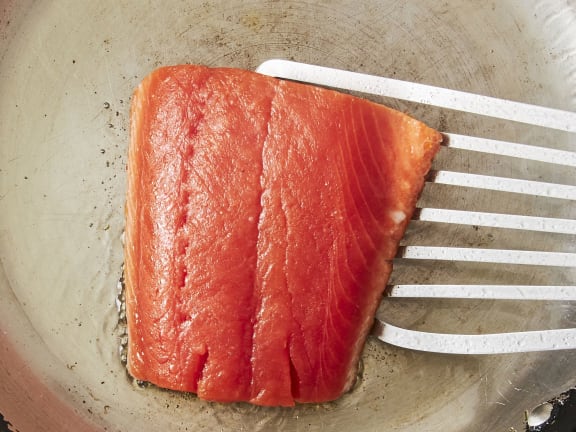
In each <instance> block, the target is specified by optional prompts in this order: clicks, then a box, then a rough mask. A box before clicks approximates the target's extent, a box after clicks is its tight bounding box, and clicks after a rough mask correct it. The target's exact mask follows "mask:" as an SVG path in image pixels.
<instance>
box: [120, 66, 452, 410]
mask: <svg viewBox="0 0 576 432" xmlns="http://www.w3.org/2000/svg"><path fill="white" fill-rule="evenodd" d="M440 141H441V135H440V134H439V133H438V132H436V131H435V130H433V129H431V128H429V127H427V126H425V125H424V124H422V123H420V122H418V121H416V120H414V119H412V118H410V117H408V116H407V115H405V114H402V113H400V112H397V111H394V110H391V109H389V108H386V107H384V106H381V105H378V104H375V103H372V102H369V101H366V100H363V99H360V98H356V97H352V96H349V95H345V94H342V93H338V92H335V91H331V90H326V89H321V88H317V87H312V86H307V85H303V84H297V83H291V82H286V81H281V80H277V79H274V78H270V77H266V76H262V75H259V74H257V73H254V72H250V71H245V70H238V69H227V68H218V69H211V68H207V67H203V66H193V65H183V66H171V67H164V68H161V69H158V70H156V71H154V72H152V73H151V74H150V75H149V76H147V77H146V78H145V79H144V80H143V82H142V83H141V84H140V86H139V87H138V88H137V89H136V91H135V93H134V97H133V102H132V110H131V140H130V146H129V155H128V192H127V200H126V232H125V283H126V311H127V322H128V337H129V342H128V369H129V372H130V374H131V375H132V376H134V377H135V378H136V379H139V380H143V381H148V382H151V383H153V384H156V385H158V386H160V387H163V388H168V389H173V390H179V391H186V392H194V393H197V394H198V396H199V397H201V398H203V399H207V400H212V401H221V402H231V401H247V402H250V403H253V404H257V405H280V406H292V405H294V404H295V403H296V402H299V403H305V402H324V401H330V400H334V399H336V398H338V397H339V396H341V395H342V394H343V393H344V392H346V391H347V390H348V389H349V388H350V387H351V385H352V384H353V382H354V379H355V376H356V373H357V365H358V360H359V356H360V354H361V351H362V348H363V345H364V342H365V340H366V337H367V334H368V332H369V329H370V327H371V325H372V322H373V319H374V314H375V311H376V308H377V306H378V303H379V301H380V298H381V295H382V292H383V290H384V288H385V286H386V283H387V281H388V278H389V276H390V272H391V270H392V259H393V258H394V256H395V254H396V252H397V248H398V244H399V242H400V239H401V238H402V236H403V234H404V231H405V229H406V226H407V224H408V221H409V220H410V218H411V215H412V213H413V211H414V208H415V205H416V200H417V198H418V196H419V194H420V192H421V190H422V188H423V185H424V176H425V174H426V173H427V172H428V170H429V169H430V166H431V161H432V158H433V157H434V155H435V153H436V152H437V150H438V146H439V143H440Z"/></svg>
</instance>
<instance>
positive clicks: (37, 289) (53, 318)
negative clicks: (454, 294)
mask: <svg viewBox="0 0 576 432" xmlns="http://www.w3.org/2000/svg"><path fill="white" fill-rule="evenodd" d="M268 58H294V59H296V60H300V61H305V62H309V63H315V64H322V65H325V66H331V67H338V68H343V69H348V70H356V71H362V72H366V73H371V74H377V75H384V76H386V75H387V76H392V77H397V78H400V79H404V80H409V81H415V82H422V83H426V84H432V85H437V86H442V87H450V88H454V89H458V90H464V91H470V92H474V93H481V94H486V95H490V96H496V97H501V98H507V99H514V100H519V101H522V102H528V103H535V104H540V105H547V106H551V107H556V108H561V109H567V110H572V111H574V109H575V108H576V2H575V1H574V0H567V1H564V2H557V1H554V0H538V1H535V0H534V1H533V0H529V1H528V0H527V1H523V2H520V1H512V0H506V1H501V2H494V3H489V2H488V3H487V2H484V3H481V2H473V1H465V0H452V1H449V2H444V1H442V2H441V1H407V0H404V1H392V0H374V1H372V0H366V1H362V2H357V1H305V0H304V1H284V2H280V1H273V0H270V1H240V0H229V1H213V2H202V1H200V0H189V1H177V0H174V1H162V2H160V1H150V2H140V1H133V0H125V1H101V2H84V1H72V0H70V1H68V0H59V1H47V0H46V1H42V0H39V1H35V2H33V1H28V0H20V1H13V0H4V1H0V263H1V266H0V349H1V355H0V413H2V414H3V415H4V416H5V418H6V419H7V420H8V421H10V422H11V423H12V424H13V425H14V427H15V428H17V429H18V430H20V431H23V432H27V431H35V430H45V431H66V430H70V431H80V430H86V431H92V430H94V431H103V430H107V431H129V430H142V431H147V430H150V431H155V430H171V431H186V430H188V431H202V430H207V431H208V430H210V431H212V430H250V431H252V430H279V429H281V430H287V431H322V430H351V429H352V428H353V429H354V430H362V431H373V430H374V431H376V430H398V431H412V430H428V431H462V430H466V431H485V430H503V431H504V430H514V429H515V430H522V429H523V428H524V426H523V422H524V414H523V413H524V411H525V410H526V409H530V408H532V407H533V406H536V405H537V404H539V403H541V402H543V401H544V400H546V399H549V398H551V397H553V396H556V395H558V394H559V393H561V392H562V391H564V390H566V389H567V388H569V387H571V386H574V385H576V377H575V376H574V373H573V371H574V369H575V367H576V352H570V351H568V352H551V353H533V354H521V355H507V356H499V357H490V356H488V357H475V356H470V357H451V356H444V355H434V354H424V353H418V352H411V351H405V350H402V349H399V348H394V347H390V346H385V345H382V344H379V343H376V342H374V341H372V340H369V341H368V343H367V345H366V349H365V354H364V357H363V371H364V375H363V379H362V380H361V382H360V384H359V385H358V386H357V388H356V389H354V391H353V392H352V393H350V394H348V395H346V396H345V397H343V398H342V399H341V400H339V401H337V402H335V403H331V404H325V405H318V406H299V407H297V408H295V409H266V408H258V407H251V406H248V405H244V404H232V405H220V404H212V403H206V402H202V401H199V400H197V399H196V398H195V397H192V396H189V395H181V394H177V393H172V392H166V391H161V390H157V389H153V388H140V387H138V386H137V385H136V384H135V383H133V382H132V381H131V380H130V379H129V378H128V377H127V375H126V372H125V370H124V368H123V366H122V364H121V363H120V360H119V353H118V347H119V344H120V341H119V335H120V333H121V330H120V329H118V328H117V322H118V313H117V309H116V304H115V301H116V296H117V288H116V282H117V280H118V278H119V276H120V272H121V270H120V267H121V263H122V248H121V242H120V236H121V233H122V228H123V200H124V192H125V162H126V148H127V138H128V132H127V127H128V108H129V102H130V96H131V92H132V89H133V88H134V87H135V86H136V84H137V83H138V82H139V81H140V79H142V78H143V76H144V75H146V74H147V73H148V72H149V71H151V70H152V69H153V68H155V67H157V66H160V65H166V64H175V63H184V62H191V63H202V64H207V65H211V66H235V67H243V68H250V69H252V68H254V67H255V66H257V65H258V64H259V63H261V62H262V61H263V60H265V59H268ZM384 102H388V103H390V104H392V105H393V106H395V107H396V108H400V109H405V110H407V111H409V112H411V114H413V115H415V116H417V117H418V118H420V119H422V120H424V121H426V122H428V123H429V124H430V125H432V126H435V127H439V128H441V129H443V130H449V131H452V132H463V133H467V134H476V135H483V136H488V137H490V138H496V139H503V140H510V141H524V142H528V143H534V144H536V143H538V144H539V145H544V146H548V147H550V148H560V149H568V150H572V151H574V150H575V148H576V147H575V146H576V143H575V142H574V141H570V138H569V136H568V135H565V134H562V133H558V134H553V135H550V134H544V133H542V132H541V131H539V130H538V129H533V128H526V127H521V126H514V125H512V126H504V125H502V124H501V123H499V122H497V121H485V122H484V121H482V122H481V121H478V120H476V119H472V118H469V117H466V116H458V115H455V114H454V113H451V112H446V111H441V110H433V109H426V108H422V107H418V106H413V105H410V104H405V103H400V102H398V101H384ZM457 159H458V160H456V162H457V163H461V164H462V166H467V167H471V169H473V168H474V166H478V165H481V166H482V167H483V168H486V167H488V168H489V170H493V171H494V173H495V174H496V173H497V174H499V175H500V174H506V173H505V172H504V173H503V172H502V171H506V170H513V171H515V173H518V172H520V173H521V174H524V175H525V176H527V177H533V178H535V179H537V178H538V177H539V176H541V175H544V174H546V175H548V176H551V177H552V178H554V179H555V181H556V182H558V183H568V184H574V174H575V173H574V172H573V171H570V170H565V171H560V172H556V171H551V169H550V168H549V167H546V166H544V165H542V164H541V165H538V166H535V165H534V166H533V165H520V166H514V165H513V166H506V167H505V168H503V167H502V165H500V164H499V161H498V160H494V159H471V158H469V157H467V156H466V155H461V156H458V158H457ZM440 198H442V197H440ZM444 198H445V199H473V197H472V198H471V197H466V196H458V194H456V195H451V196H446V197H444ZM498 204H499V205H505V206H506V207H507V208H510V209H512V210H514V209H515V210H517V211H518V212H523V213H532V212H534V213H541V214H543V215H547V214H549V215H551V216H557V217H568V218H574V217H575V215H576V205H575V204H574V203H572V202H562V203H560V202H559V203H557V204H553V205H550V204H548V203H547V204H546V205H544V204H543V203H542V202H541V201H539V200H538V199H528V200H520V201H512V202H505V203H498ZM486 205H487V206H489V205H490V203H486ZM450 234H451V235H452V236H453V238H459V237H461V234H462V233H460V232H453V233H450ZM411 235H413V236H422V237H425V236H426V235H427V233H422V232H419V231H418V230H417V229H415V230H414V231H412V232H411ZM493 238H494V237H493V236H491V232H490V231H488V230H482V229H479V230H478V231H477V232H476V233H475V234H474V235H473V237H471V242H472V243H473V245H475V246H482V245H483V244H484V245H485V244H486V243H490V242H491V241H493ZM507 241H509V242H512V243H515V244H518V245H520V246H522V245H526V244H534V243H538V245H539V246H540V248H541V249H545V250H546V249H550V250H553V249H555V248H561V249H564V250H568V251H574V250H575V249H576V243H575V242H574V239H569V240H568V241H566V240H565V239H564V240H562V244H559V243H560V240H559V238H557V237H554V236H551V235H544V234H543V235H536V234H534V235H533V236H529V237H522V238H510V239H507ZM467 270H469V269H467V268H465V267H462V266H458V265H454V264H446V265H443V266H440V267H418V268H415V269H414V268H410V269H408V268H405V267H403V266H398V267H397V268H396V271H395V278H402V277H403V276H404V277H406V275H414V276H415V277H416V276H417V277H418V278H420V279H421V280H422V279H425V278H426V277H428V276H429V275H434V276H435V277H442V278H444V279H445V280H446V283H448V282H450V281H454V282H456V283H458V282H460V283H465V282H466V281H467V278H469V277H474V278H476V279H483V280H486V281H489V280H490V279H491V278H492V277H495V273H498V276H499V277H501V276H502V275H503V274H504V276H506V277H507V278H509V279H510V281H511V282H515V283H538V282H539V281H540V282H542V281H546V284H549V283H557V284H562V282H563V280H574V274H573V273H571V274H566V273H564V274H563V273H560V274H558V273H555V274H553V275H551V274H548V273H546V272H542V271H539V270H538V269H535V268H527V269H525V270H523V271H521V272H519V273H518V272H517V273H512V272H510V273H507V271H506V269H501V270H496V269H493V268H488V267H485V268H476V269H474V271H473V272H472V274H471V273H470V272H468V271H467ZM567 271H568V270H567ZM551 278H553V279H554V281H550V279H551ZM574 309H575V308H574V305H573V304H569V303H556V302H555V303H547V302H537V303H530V304H529V305H527V304H524V303H522V304H519V303H517V302H512V301H505V302H498V303H495V302H490V301H481V300H478V301H468V302H458V301H452V302H450V303H447V301H446V300H431V301H428V302H426V303H423V302H421V301H410V300H405V301H402V302H394V303H389V304H387V305H386V306H385V307H383V308H382V310H381V311H380V313H381V314H386V316H387V317H388V318H389V320H392V321H394V322H395V323H397V324H401V325H411V326H413V327H414V326H415V327H423V326H431V327H434V328H435V329H436V330H439V331H441V330H442V329H453V328H454V326H460V328H462V329H463V330H468V331H474V329H478V328H482V329H483V330H485V331H504V330H505V331H513V330H529V329H536V328H538V329H541V328H548V327H574V326H575V325H576V311H575V310H574Z"/></svg>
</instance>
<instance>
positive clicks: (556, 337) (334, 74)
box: [257, 60, 576, 354]
mask: <svg viewBox="0 0 576 432" xmlns="http://www.w3.org/2000/svg"><path fill="white" fill-rule="evenodd" d="M257 71H258V72H260V73H262V74H266V75H270V76H275V77H278V78H284V79H290V80H294V81H301V82H305V83H311V84H317V85H322V86H327V87H333V88H340V89H346V90H351V91H357V92H363V93H370V94H375V95H379V96H385V97H391V98H395V99H402V100H406V101H410V102H417V103H421V104H427V105H433V106H437V107H441V108H448V109H452V110H458V111H463V112H467V113H472V114H479V115H483V116H488V117H493V118H499V119H504V120H511V121H515V122H521V123H526V124H531V125H536V126H541V127H546V128H551V129H556V130H560V131H564V132H569V133H576V113H573V112H567V111H561V110H557V109H551V108H546V107H540V106H535V105H528V104H524V103H519V102H513V101H508V100H502V99H496V98H492V97H487V96H481V95H476V94H471V93H465V92H461V91H455V90H449V89H445V88H438V87H432V86H429V85H422V84H417V83H411V82H406V81H399V80H396V79H390V78H384V77H378V76H373V75H366V74H362V73H356V72H349V71H343V70H338V69H331V68H327V67H322V66H314V65H309V64H304V63H297V62H293V61H287V60H268V61H266V62H264V63H262V64H261V65H260V66H259V67H258V68H257ZM444 137H445V142H444V145H445V146H447V147H450V148H456V149H463V150H471V151H476V152H482V153H491V154H496V155H502V156H507V157H513V158H522V159H526V160H531V161H538V162H545V163H551V164H557V165H561V166H564V167H571V168H576V152H571V151H562V150H554V149H547V148H543V147H536V146H531V145H525V144H518V143H511V142H505V141H495V140H489V139H484V138H478V137H472V136H465V135H456V134H451V133H446V132H444ZM429 181H431V182H434V183H440V184H447V185H452V186H457V187H467V188H479V189H487V190H494V191H500V192H512V193H517V194H524V195H533V196H539V197H545V198H555V199H560V200H571V201H576V186H575V185H565V184H554V183H544V182H539V181H529V180H522V179H512V178H507V177H506V178H504V177H493V176H486V175H478V174H468V173H461V172H452V171H435V172H432V173H431V175H430V177H429ZM414 219H417V220H420V221H428V222H438V223H449V224H462V225H474V226H484V227H494V228H504V229H514V230H526V231H539V232H548V233H556V234H563V235H572V236H573V235H576V220H573V219H561V218H549V217H537V216H524V215H513V214H502V213H485V212H475V211H463V210H451V209H440V208H422V209H418V210H417V211H416V213H415V216H414ZM398 258H402V259H416V260H452V261H469V262H483V263H506V264H516V265H537V266H552V267H558V268H562V267H564V268H570V267H576V253H572V252H543V251H531V250H530V251H526V250H504V249H478V248H453V247H430V246H405V247H402V248H401V249H400V251H399V254H398ZM387 296H388V297H419V298H431V297H436V298H464V299H511V300H522V301H529V300H551V301H565V302H569V301H570V302H571V301H576V286H575V285H566V286H541V285H538V286H533V285H424V284H420V285H395V286H390V287H388V290H387ZM575 307H576V304H575ZM373 335H375V336H377V337H378V338H379V339H381V340H382V341H384V342H386V343H389V344H393V345H396V346H400V347H404V348H408V349H414V350H420V351H430V352H438V353H452V354H504V353H516V352H529V351H549V350H566V349H576V329H574V328H569V329H555V330H542V331H528V332H513V333H497V334H479V335H477V334H474V335H469V334H466V335H463V334H445V333H430V332H421V331H415V330H410V329H404V328H399V327H396V326H393V325H391V324H388V323H385V322H382V321H380V320H376V323H375V325H374V329H373Z"/></svg>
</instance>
